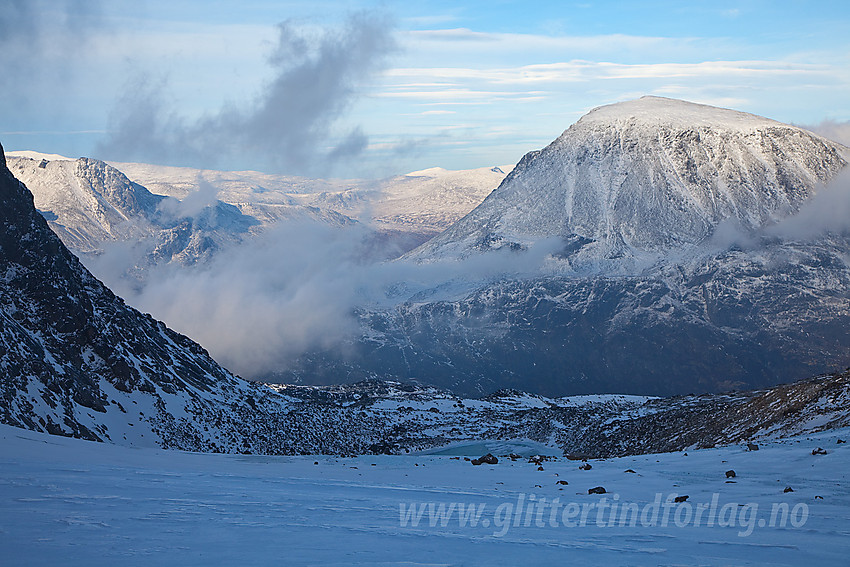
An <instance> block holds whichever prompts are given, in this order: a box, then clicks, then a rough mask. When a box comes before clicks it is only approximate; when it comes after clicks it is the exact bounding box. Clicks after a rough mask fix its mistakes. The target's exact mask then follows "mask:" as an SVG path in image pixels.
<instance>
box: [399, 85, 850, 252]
mask: <svg viewBox="0 0 850 567" xmlns="http://www.w3.org/2000/svg"><path fill="white" fill-rule="evenodd" d="M848 156H850V153H848V149H847V148H845V147H843V146H841V145H840V144H836V143H833V142H830V141H828V140H826V139H824V138H821V137H819V136H816V135H814V134H812V133H810V132H807V131H805V130H802V129H800V128H796V127H794V126H789V125H787V124H782V123H779V122H775V121H773V120H768V119H766V118H761V117H758V116H754V115H751V114H746V113H743V112H737V111H733V110H726V109H720V108H714V107H710V106H705V105H699V104H693V103H688V102H684V101H678V100H671V99H665V98H659V97H644V98H641V99H638V100H634V101H630V102H624V103H619V104H614V105H610V106H604V107H601V108H597V109H596V110H593V111H591V112H590V113H588V114H587V115H586V116H584V117H583V118H582V119H581V120H579V121H578V122H577V123H576V124H574V125H573V126H571V127H570V128H569V129H568V130H566V131H565V132H564V133H563V134H562V135H561V136H560V137H559V138H558V139H557V140H555V141H554V142H552V143H551V144H550V145H549V146H547V147H546V148H544V149H543V150H540V151H538V152H532V153H530V154H528V155H526V156H525V157H524V158H523V159H522V161H521V162H520V163H519V164H518V165H517V167H516V169H515V170H514V171H513V172H512V173H511V174H510V175H508V177H507V178H506V179H505V181H504V182H503V183H502V184H501V186H500V187H499V188H498V189H497V190H496V191H494V192H493V193H492V194H491V195H489V196H488V197H487V199H485V200H484V202H483V203H482V204H481V205H479V206H478V207H477V208H475V209H474V210H473V211H472V212H471V213H470V214H469V215H467V216H466V217H464V218H463V219H461V220H460V221H458V222H457V223H456V224H455V225H453V226H452V227H451V228H450V229H448V230H447V231H445V232H444V233H443V234H441V235H440V236H438V237H436V238H435V239H433V240H432V241H430V242H428V243H426V244H425V245H423V246H422V247H420V248H419V249H418V250H416V251H414V252H413V253H411V257H412V258H415V259H419V260H429V259H434V258H441V257H446V256H449V257H452V256H461V257H463V256H467V255H469V254H473V253H475V252H481V251H487V250H492V249H498V248H504V247H506V246H507V247H511V248H514V249H522V248H524V247H527V246H528V245H530V244H531V243H533V242H534V241H536V240H539V239H542V238H551V237H560V238H562V239H564V240H565V241H568V242H570V243H572V244H573V246H572V248H571V249H570V250H568V251H567V254H566V256H569V258H570V260H571V262H572V264H574V265H575V266H579V265H581V264H582V262H583V261H592V260H605V259H617V258H623V257H626V258H632V257H635V256H650V257H652V258H658V257H661V256H663V255H665V254H668V253H669V252H670V251H671V250H674V249H677V248H681V247H687V246H691V245H696V244H699V243H701V242H703V241H704V240H705V239H706V238H707V237H708V236H710V235H711V234H712V233H713V231H714V229H715V227H717V226H718V224H720V223H721V222H724V221H729V222H733V223H735V224H736V225H738V226H740V227H741V228H743V229H744V230H752V229H756V228H761V227H764V226H766V225H768V224H770V223H773V222H776V221H778V220H780V219H782V218H784V217H787V216H788V215H790V214H792V213H794V212H796V211H798V210H799V208H800V206H801V204H802V203H804V202H806V200H807V199H809V198H810V197H811V196H812V195H813V194H814V193H815V192H816V191H817V190H818V188H819V187H820V186H821V185H822V184H824V183H826V182H828V181H829V180H830V179H831V178H832V177H833V176H834V175H835V174H836V173H837V172H838V171H839V170H840V169H842V168H843V167H844V166H845V165H846V164H847V161H846V160H847V159H848ZM576 243H578V245H576Z"/></svg>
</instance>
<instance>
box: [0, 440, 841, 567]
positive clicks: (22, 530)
mask: <svg viewBox="0 0 850 567" xmlns="http://www.w3.org/2000/svg"><path fill="white" fill-rule="evenodd" d="M848 438H850V429H840V430H833V431H830V432H827V433H820V434H817V435H812V436H808V437H796V438H788V439H784V440H780V441H775V442H767V443H762V444H761V446H760V448H759V450H758V451H747V450H746V447H743V446H732V447H725V448H717V449H704V450H699V451H690V452H689V453H688V454H687V455H686V454H685V453H666V454H656V455H644V456H636V457H624V458H618V459H607V460H592V461H590V462H589V463H590V465H591V467H592V468H590V469H589V470H580V469H579V466H581V465H582V463H581V462H580V461H571V460H567V459H564V458H559V459H557V460H544V461H542V462H541V463H539V465H538V464H537V463H530V462H529V461H528V459H527V458H521V459H516V460H511V459H509V458H500V459H499V463H498V464H496V465H487V464H483V465H480V466H473V465H471V464H470V463H469V462H467V461H465V460H463V457H460V458H458V457H455V458H453V457H451V456H449V455H421V454H420V455H406V456H360V457H356V458H343V457H329V456H301V457H291V456H286V457H268V456H247V455H218V454H198V453H184V452H177V451H162V450H155V449H132V448H127V447H118V446H113V445H108V444H101V443H93V442H87V441H81V440H75V439H67V438H62V437H57V436H50V435H46V434H41V433H35V432H31V431H25V430H22V429H17V428H13V427H9V426H0V470H2V475H0V550H2V555H3V564H4V565H7V566H11V565H51V564H52V565H55V564H60V563H61V564H63V565H93V564H97V565H114V564H120V565H150V564H157V565H200V564H203V565H237V564H238V565H269V564H281V565H283V564H286V565H303V564H308V565H350V564H360V565H386V564H399V563H403V564H410V565H454V564H458V565H460V564H499V565H517V564H522V563H527V562H529V560H535V561H543V562H545V563H543V564H565V563H567V562H570V563H572V562H574V561H580V562H582V563H581V564H589V565H596V564H610V565H671V564H687V565H697V564H699V565H813V566H814V565H846V561H847V554H848V553H850V490H848V488H850V483H848V474H850V472H848V471H850V466H848V465H850V446H848V444H845V443H840V442H839V439H840V440H846V439H848ZM818 448H823V449H824V450H825V451H826V454H813V451H816V450H817V449H818ZM462 449H463V448H462V447H454V448H453V451H452V453H453V454H454V455H459V454H463V450H462ZM482 449H487V450H497V451H502V450H505V451H507V450H514V451H516V452H524V453H525V457H528V456H529V454H528V452H529V451H538V450H539V449H540V447H536V446H534V445H533V444H531V443H529V444H525V445H523V444H521V443H520V444H517V445H515V446H513V447H508V446H504V445H502V446H499V447H497V446H493V447H487V446H486V444H482V443H480V442H479V443H476V444H474V445H470V447H469V451H468V453H472V454H471V455H470V456H473V457H477V456H480V453H477V452H478V451H480V450H482ZM556 452H557V451H552V453H553V454H554V453H556ZM539 466H542V468H543V470H539ZM732 470H734V471H735V476H734V477H731V475H729V476H730V477H729V478H727V471H732ZM627 471H634V472H627ZM561 481H566V482H567V483H568V484H560V482H561ZM600 486H601V487H604V488H605V489H606V491H607V493H606V494H593V495H589V494H588V490H589V489H591V488H594V487H600ZM786 487H791V488H792V491H788V492H785V490H786ZM684 495H687V496H688V498H687V500H686V501H684V502H681V503H675V502H673V499H674V498H675V497H677V496H678V497H682V496H684ZM556 499H557V500H556ZM680 499H681V498H680ZM621 512H622V513H621ZM665 518H666V519H665ZM621 524H622V525H621ZM631 524H634V525H631Z"/></svg>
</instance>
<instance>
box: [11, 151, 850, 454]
mask: <svg viewBox="0 0 850 567" xmlns="http://www.w3.org/2000/svg"><path fill="white" fill-rule="evenodd" d="M0 225H2V232H0V274H2V278H0V369H2V394H3V395H2V397H0V421H2V423H4V424H8V425H14V426H16V427H22V428H26V429H31V430H35V431H42V432H47V433H52V434H56V435H64V436H72V437H79V438H84V439H89V440H99V441H107V442H112V443H116V444H120V445H128V446H155V447H163V448H176V449H186V450H193V451H211V452H252V453H264V454H292V453H336V454H339V453H347V454H358V453H399V452H406V451H411V450H418V449H426V448H434V447H441V446H444V445H446V444H448V443H451V442H456V441H470V440H479V441H480V440H523V439H525V440H532V441H535V442H538V443H544V444H548V445H550V446H553V447H560V448H561V450H563V451H566V452H572V453H577V452H578V453H582V454H591V453H593V454H595V455H599V456H602V455H610V454H632V453H635V452H641V451H646V450H673V449H675V448H678V447H682V446H691V445H708V444H714V443H729V442H735V441H737V440H740V439H742V438H744V437H746V438H747V439H755V438H757V437H758V436H759V435H761V434H771V435H774V436H775V435H778V434H788V433H800V432H812V431H819V430H822V429H824V428H834V427H840V426H844V425H847V423H848V419H849V417H848V415H850V414H848V411H847V407H848V403H847V402H848V400H847V393H848V387H847V381H848V375H847V374H846V373H845V374H843V375H834V376H827V377H822V378H818V379H815V380H812V381H809V382H801V383H798V384H793V385H790V386H787V387H784V388H779V389H774V390H770V391H767V392H753V393H743V394H737V395H734V396H720V397H697V398H693V397H692V398H683V399H672V400H657V399H646V398H635V397H629V396H592V397H588V398H565V399H547V398H543V397H541V396H536V395H528V394H523V393H520V392H515V391H502V392H498V393H496V394H494V395H492V396H490V397H487V398H484V399H475V400H473V399H461V398H459V397H457V396H455V395H453V394H449V393H446V392H441V391H439V390H436V389H434V388H426V387H418V386H413V385H403V384H397V383H387V382H375V381H373V382H364V383H360V384H355V385H351V386H334V387H326V388H321V387H310V386H268V385H262V384H254V383H248V382H245V381H243V380H241V379H239V378H238V377H236V376H233V375H232V374H231V373H229V372H228V371H226V370H224V369H223V368H221V367H220V366H219V365H218V364H216V363H215V361H213V360H212V359H211V358H210V357H209V355H208V354H207V353H206V351H204V350H203V349H202V348H201V347H200V346H199V345H197V344H196V343H194V342H192V341H191V340H189V339H188V338H186V337H184V336H182V335H179V334H178V333H175V332H173V331H171V330H170V329H168V328H167V327H166V326H165V325H163V324H162V323H160V322H158V321H155V320H154V319H152V318H151V317H150V316H147V315H143V314H141V313H139V312H137V311H135V310H134V309H132V308H130V307H128V306H126V305H124V303H123V302H122V301H121V300H120V299H119V298H118V297H116V296H115V295H113V294H112V293H111V292H110V291H109V290H108V289H107V288H106V287H105V286H103V284H101V283H100V282H99V281H98V280H97V279H95V278H94V277H93V276H92V275H91V274H90V273H89V272H88V271H87V270H86V269H85V268H84V267H83V266H82V264H80V262H79V260H78V259H77V258H76V257H75V256H73V255H72V254H71V253H70V252H69V251H68V249H67V248H66V247H65V246H64V245H63V244H62V243H61V241H60V240H59V238H58V237H57V236H56V235H55V234H54V233H53V232H52V231H51V230H50V229H49V228H48V225H47V222H46V221H45V219H44V218H43V216H42V215H41V214H39V213H38V211H37V210H36V209H35V207H34V204H33V198H32V194H31V193H30V192H29V191H28V190H27V189H26V187H25V186H24V185H23V184H22V183H20V182H19V181H18V180H16V179H15V178H14V177H13V176H12V174H11V172H9V170H8V169H7V168H6V166H5V163H4V162H0ZM707 417H710V418H711V419H710V420H709V419H707ZM591 433H592V434H591ZM665 448H666V449H665Z"/></svg>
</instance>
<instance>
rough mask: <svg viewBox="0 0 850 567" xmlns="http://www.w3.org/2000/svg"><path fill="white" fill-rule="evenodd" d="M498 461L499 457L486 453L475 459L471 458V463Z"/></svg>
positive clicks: (492, 463)
mask: <svg viewBox="0 0 850 567" xmlns="http://www.w3.org/2000/svg"><path fill="white" fill-rule="evenodd" d="M498 463H499V459H497V458H496V457H494V456H493V455H492V454H490V453H487V454H486V455H484V456H482V457H479V458H477V459H472V464H473V465H482V464H484V465H496V464H498Z"/></svg>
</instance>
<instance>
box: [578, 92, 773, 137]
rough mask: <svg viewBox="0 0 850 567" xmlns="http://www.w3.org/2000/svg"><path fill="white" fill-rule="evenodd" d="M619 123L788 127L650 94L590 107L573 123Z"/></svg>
mask: <svg viewBox="0 0 850 567" xmlns="http://www.w3.org/2000/svg"><path fill="white" fill-rule="evenodd" d="M622 122H628V123H632V124H643V125H648V126H657V127H663V126H666V127H678V128H688V129H693V128H698V127H711V128H715V129H716V128H722V129H728V130H739V131H752V130H758V129H763V128H766V127H771V126H774V127H775V126H780V127H789V126H788V125H787V124H783V123H781V122H777V121H775V120H771V119H769V118H764V117H762V116H757V115H755V114H749V113H747V112H741V111H738V110H731V109H728V108H719V107H716V106H709V105H707V104H699V103H695V102H688V101H685V100H679V99H674V98H665V97H660V96H651V95H647V96H643V97H641V98H638V99H634V100H629V101H625V102H618V103H615V104H609V105H605V106H600V107H597V108H594V109H593V110H591V111H590V112H588V113H587V114H586V115H585V116H583V117H582V118H581V120H579V121H578V123H577V124H576V126H579V125H590V124H599V123H605V124H612V123H614V124H616V123H622Z"/></svg>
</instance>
